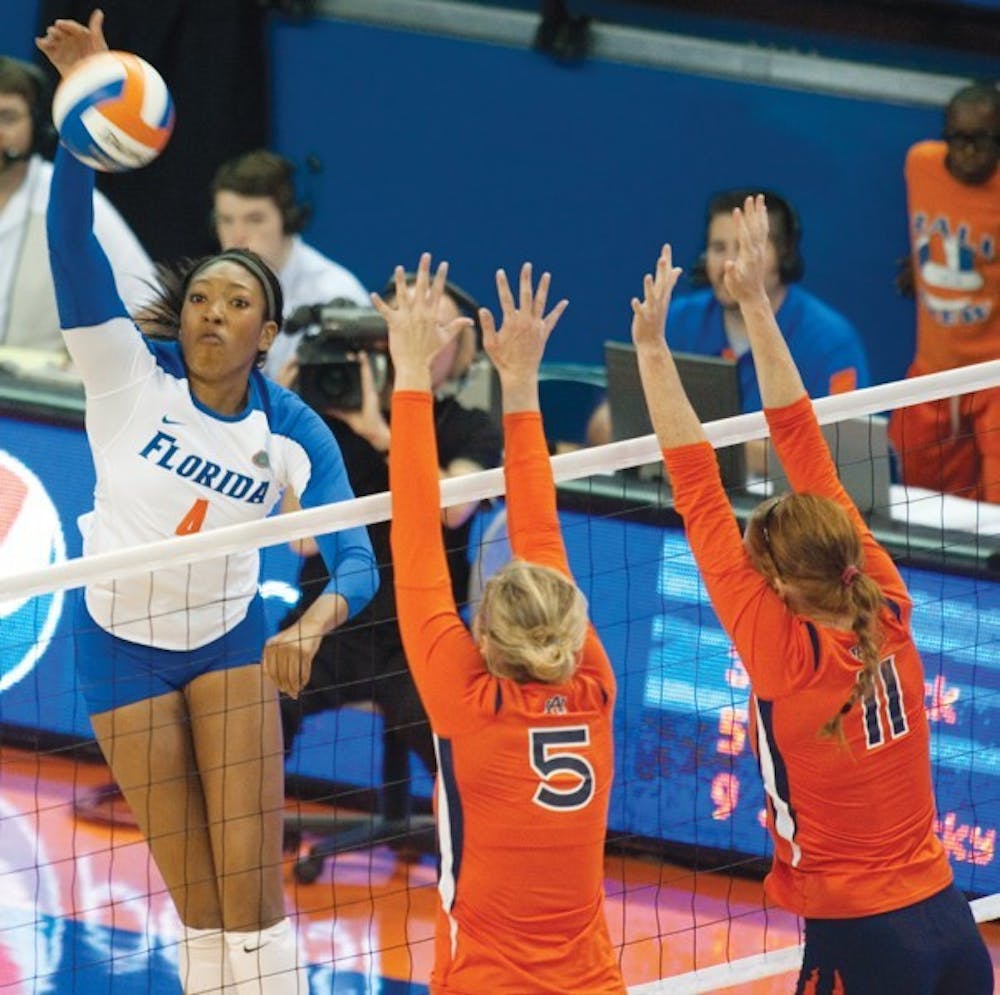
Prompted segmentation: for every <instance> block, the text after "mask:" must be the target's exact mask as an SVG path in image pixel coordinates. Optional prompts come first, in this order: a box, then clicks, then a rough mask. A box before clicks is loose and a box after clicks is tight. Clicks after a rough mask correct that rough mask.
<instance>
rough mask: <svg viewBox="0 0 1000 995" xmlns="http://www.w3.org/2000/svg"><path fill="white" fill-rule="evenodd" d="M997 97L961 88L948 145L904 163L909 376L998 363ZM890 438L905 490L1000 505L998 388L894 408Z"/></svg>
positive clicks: (928, 145)
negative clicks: (911, 323)
mask: <svg viewBox="0 0 1000 995" xmlns="http://www.w3.org/2000/svg"><path fill="white" fill-rule="evenodd" d="M998 162H1000V90H998V89H997V88H996V86H993V85H990V84H974V85H972V86H966V87H963V88H962V89H961V90H959V91H958V93H956V94H955V95H954V96H953V97H952V99H951V100H950V101H949V103H948V106H947V109H946V110H945V121H944V137H943V139H942V140H941V141H924V142H918V143H917V144H916V145H914V146H913V147H912V148H911V149H910V150H909V152H908V153H907V156H906V192H907V201H908V205H907V210H908V213H909V229H910V250H911V255H910V259H909V260H908V263H907V265H906V266H905V268H904V270H903V272H902V273H901V274H900V277H901V279H900V280H899V284H900V288H901V289H903V290H904V291H908V292H911V293H913V292H915V293H916V297H917V352H916V356H915V357H914V359H913V362H912V363H911V365H910V368H909V370H908V371H907V376H908V377H916V376H921V375H922V374H927V373H938V372H940V371H941V370H950V369H954V368H955V367H958V366H968V365H970V364H972V363H981V362H985V361H986V360H990V359H996V358H997V356H1000V306H998V299H1000V254H998V253H997V240H998V238H1000V170H998V169H997V164H998ZM889 434H890V438H891V439H892V442H893V445H894V446H895V448H896V451H897V453H898V455H899V459H900V466H901V470H902V477H903V481H904V483H907V484H911V485H913V486H917V487H927V488H930V489H932V490H936V491H944V492H947V493H949V494H958V495H961V496H963V497H967V498H974V499H978V500H981V501H990V502H993V503H998V502H1000V388H992V389H989V390H979V391H976V392H974V393H972V394H965V395H963V396H961V397H949V398H942V399H941V400H937V401H927V402H925V403H923V404H914V405H911V406H910V407H906V408H897V409H896V410H895V411H894V412H893V414H892V418H891V420H890V423H889Z"/></svg>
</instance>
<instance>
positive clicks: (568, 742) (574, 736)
mask: <svg viewBox="0 0 1000 995" xmlns="http://www.w3.org/2000/svg"><path fill="white" fill-rule="evenodd" d="M528 736H529V740H528V749H529V753H530V761H531V769H532V770H533V771H534V772H535V773H536V774H537V775H538V776H539V777H540V778H541V779H542V782H543V783H542V784H539V785H538V788H537V790H536V791H535V797H534V798H533V799H532V801H533V802H534V803H535V804H536V805H541V807H542V808H547V809H550V810H552V811H555V812H575V811H577V810H578V809H581V808H584V807H585V806H586V805H588V804H589V803H590V800H591V799H592V798H593V797H594V768H593V767H591V765H590V761H589V760H587V759H586V758H585V757H581V756H580V755H579V753H573V752H569V751H567V750H566V749H560V747H567V746H569V747H574V746H575V747H580V746H589V745H590V730H589V729H588V728H587V727H586V726H556V727H552V726H549V727H548V728H546V729H529V730H528Z"/></svg>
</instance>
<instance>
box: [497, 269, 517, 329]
mask: <svg viewBox="0 0 1000 995" xmlns="http://www.w3.org/2000/svg"><path fill="white" fill-rule="evenodd" d="M497 297H498V298H499V300H500V311H501V313H502V314H503V316H504V319H506V318H507V316H508V315H509V314H510V313H511V312H512V311H513V310H514V295H513V294H512V293H511V290H510V282H509V281H508V280H507V274H506V272H505V271H504V270H502V269H498V270H497Z"/></svg>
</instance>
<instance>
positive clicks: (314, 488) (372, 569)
mask: <svg viewBox="0 0 1000 995" xmlns="http://www.w3.org/2000/svg"><path fill="white" fill-rule="evenodd" d="M301 411H302V417H301V420H300V423H299V427H298V429H297V430H296V433H295V434H296V435H297V436H298V438H299V440H300V442H301V444H302V445H303V447H304V449H305V453H306V455H307V457H308V464H309V470H310V472H309V476H308V481H307V483H306V484H305V486H304V487H302V489H301V491H300V492H299V500H300V502H301V504H302V507H303V508H316V507H319V506H320V505H324V504H332V503H334V502H336V501H350V500H351V499H353V497H354V491H353V490H351V483H350V480H349V478H348V476H347V468H346V467H345V466H344V459H343V456H342V455H341V453H340V447H339V446H338V445H337V440H336V439H334V437H333V435H332V434H331V432H330V430H329V429H328V428H327V427H326V425H324V424H323V422H322V420H321V419H320V417H319V416H318V415H317V414H316V413H315V412H313V411H311V410H310V409H308V408H306V407H305V405H303V406H302V409H301ZM296 484H297V482H296V481H295V480H293V481H292V485H293V487H295V486H296ZM296 489H297V490H298V487H296ZM316 544H317V545H318V546H319V551H320V554H321V555H322V557H323V562H324V563H325V564H326V569H327V573H328V574H329V575H330V579H329V581H328V583H327V585H326V587H325V588H324V589H323V591H322V592H321V593H323V594H339V595H340V596H341V597H343V598H344V599H345V600H346V601H347V606H348V611H349V614H350V615H351V616H353V615H356V614H357V613H358V612H359V611H361V609H362V608H364V607H365V605H367V604H368V602H369V601H371V599H372V597H373V596H374V594H375V592H376V591H377V590H378V568H377V566H376V563H375V554H374V553H373V552H372V544H371V539H370V538H369V536H368V530H367V529H366V528H365V527H364V526H363V525H356V526H353V527H352V528H349V529H343V530H341V531H339V532H331V533H327V534H326V535H321V536H317V537H316Z"/></svg>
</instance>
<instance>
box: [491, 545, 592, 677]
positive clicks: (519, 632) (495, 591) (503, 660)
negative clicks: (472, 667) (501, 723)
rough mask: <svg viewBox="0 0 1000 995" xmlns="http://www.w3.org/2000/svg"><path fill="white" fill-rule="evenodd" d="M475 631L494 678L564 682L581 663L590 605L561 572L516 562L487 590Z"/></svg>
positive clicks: (502, 572)
mask: <svg viewBox="0 0 1000 995" xmlns="http://www.w3.org/2000/svg"><path fill="white" fill-rule="evenodd" d="M475 631H476V635H477V636H478V637H479V639H480V640H481V644H482V646H483V649H484V656H485V663H486V669H487V670H488V671H489V672H490V673H491V674H494V675H495V676H497V677H508V678H511V679H512V680H515V681H519V682H521V683H524V682H526V681H539V682H540V683H543V684H562V683H564V682H565V681H567V680H569V678H570V677H572V676H573V672H574V671H575V670H576V667H577V663H578V662H579V657H580V650H581V649H582V648H583V641H584V638H585V637H586V634H587V601H586V599H585V598H584V596H583V593H582V592H581V591H580V589H579V588H578V587H577V586H576V584H574V583H573V581H572V580H571V579H570V578H569V577H567V576H566V575H565V574H562V573H560V572H559V571H558V570H553V569H551V568H549V567H544V566H539V565H538V564H535V563H528V562H526V561H524V560H513V561H511V562H510V563H508V564H506V565H505V566H504V567H502V568H501V569H500V570H498V571H497V572H496V574H494V575H493V577H491V578H490V580H489V581H488V582H487V584H486V586H485V588H484V589H483V597H482V601H481V603H480V606H479V612H478V614H477V616H476V622H475Z"/></svg>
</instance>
